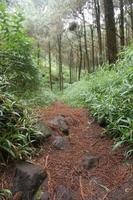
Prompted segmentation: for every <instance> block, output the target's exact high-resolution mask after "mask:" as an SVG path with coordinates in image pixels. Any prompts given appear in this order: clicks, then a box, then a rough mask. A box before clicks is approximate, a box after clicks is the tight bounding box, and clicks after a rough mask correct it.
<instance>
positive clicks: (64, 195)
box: [55, 185, 72, 200]
mask: <svg viewBox="0 0 133 200" xmlns="http://www.w3.org/2000/svg"><path fill="white" fill-rule="evenodd" d="M55 195H56V198H55V199H60V200H72V194H71V191H70V189H68V188H66V187H64V186H63V185H59V186H58V187H57V188H56V189H55Z"/></svg>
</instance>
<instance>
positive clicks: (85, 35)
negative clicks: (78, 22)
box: [82, 12, 90, 73]
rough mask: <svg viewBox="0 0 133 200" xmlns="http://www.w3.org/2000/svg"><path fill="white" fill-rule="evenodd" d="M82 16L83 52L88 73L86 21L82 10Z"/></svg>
mask: <svg viewBox="0 0 133 200" xmlns="http://www.w3.org/2000/svg"><path fill="white" fill-rule="evenodd" d="M82 17H83V26H84V45H85V54H86V64H87V69H88V73H89V72H90V66H89V54H88V45H87V34H86V21H85V16H84V13H83V12H82Z"/></svg>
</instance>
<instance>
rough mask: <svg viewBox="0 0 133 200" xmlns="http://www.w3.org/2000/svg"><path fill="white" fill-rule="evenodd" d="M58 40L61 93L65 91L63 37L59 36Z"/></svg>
mask: <svg viewBox="0 0 133 200" xmlns="http://www.w3.org/2000/svg"><path fill="white" fill-rule="evenodd" d="M57 40H58V51H59V85H60V91H63V71H62V36H61V34H59V35H58V36H57Z"/></svg>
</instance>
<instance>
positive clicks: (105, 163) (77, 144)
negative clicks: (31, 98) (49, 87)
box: [0, 102, 133, 200]
mask: <svg viewBox="0 0 133 200" xmlns="http://www.w3.org/2000/svg"><path fill="white" fill-rule="evenodd" d="M37 113H38V115H39V116H40V120H41V121H42V122H44V123H45V124H46V125H48V126H49V127H51V125H50V123H51V121H52V120H54V119H55V118H56V117H58V116H63V117H64V118H65V120H66V122H67V124H68V127H69V135H68V136H64V134H63V133H62V131H60V130H59V129H58V128H57V127H53V128H52V129H53V132H54V135H53V136H51V137H50V138H49V139H48V140H47V141H46V142H45V143H44V144H43V146H42V148H41V153H40V154H39V155H38V156H37V155H36V156H35V157H34V158H33V159H32V162H33V163H35V164H38V165H40V166H41V167H42V168H44V169H46V171H47V173H48V179H47V180H46V181H45V182H44V184H43V186H42V190H43V191H44V192H46V191H48V192H49V194H50V198H49V199H50V200H132V199H133V198H132V197H133V190H132V185H133V176H132V175H133V168H132V165H131V164H130V163H127V162H126V161H125V158H124V156H123V152H122V150H121V149H119V150H116V151H112V144H113V141H112V140H111V139H109V138H108V137H106V136H103V134H102V133H103V131H104V130H103V128H101V127H100V126H99V125H98V124H97V123H96V122H94V120H93V119H92V118H91V117H90V116H88V112H87V110H85V109H82V108H72V107H70V106H68V105H65V104H63V103H60V102H56V103H55V104H53V105H52V106H50V107H48V108H39V109H38V110H37ZM57 136H62V137H63V138H67V143H65V144H64V149H57V148H55V146H53V140H55V138H56V137H57ZM97 158H98V159H97ZM97 161H98V162H97ZM11 170H12V169H11V167H10V170H9V169H8V170H7V171H5V172H4V173H3V174H2V173H0V174H1V181H2V182H1V181H0V186H9V184H10V182H11V181H10V178H7V177H8V176H11V173H10V171H11ZM7 182H8V183H7ZM1 184H2V185H1ZM61 193H62V194H61ZM60 195H61V196H60ZM71 196H72V198H71ZM46 199H47V200H48V198H42V200H46Z"/></svg>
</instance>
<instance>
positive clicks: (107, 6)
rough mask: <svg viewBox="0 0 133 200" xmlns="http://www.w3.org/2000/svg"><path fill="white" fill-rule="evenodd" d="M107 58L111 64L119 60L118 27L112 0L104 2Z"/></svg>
mask: <svg viewBox="0 0 133 200" xmlns="http://www.w3.org/2000/svg"><path fill="white" fill-rule="evenodd" d="M104 11H105V25H106V40H107V57H108V61H109V63H115V62H116V60H117V41H116V27H115V18H114V6H113V1H112V0H104Z"/></svg>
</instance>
